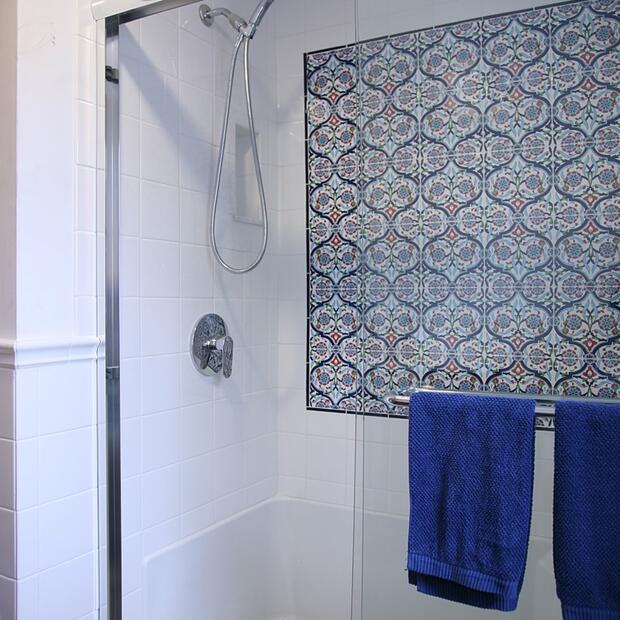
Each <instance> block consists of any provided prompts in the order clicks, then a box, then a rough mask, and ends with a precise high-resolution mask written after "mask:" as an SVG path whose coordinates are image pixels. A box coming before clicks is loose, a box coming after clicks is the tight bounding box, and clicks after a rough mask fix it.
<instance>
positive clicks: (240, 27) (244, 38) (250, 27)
mask: <svg viewBox="0 0 620 620" xmlns="http://www.w3.org/2000/svg"><path fill="white" fill-rule="evenodd" d="M272 3H273V0H262V1H261V2H260V3H259V5H258V6H257V7H256V9H254V12H253V13H252V15H251V16H250V19H249V20H248V21H246V20H245V19H243V17H240V16H239V15H237V14H236V13H233V12H232V11H229V10H228V9H224V8H215V9H212V8H211V7H209V6H207V5H206V4H201V5H200V7H199V9H198V14H199V15H200V19H201V20H202V23H203V24H204V25H205V26H212V25H213V20H214V19H215V18H216V17H218V16H220V15H221V16H223V17H226V19H228V23H229V24H230V25H231V26H232V27H233V28H234V29H235V30H236V31H237V32H238V33H239V36H238V37H237V40H236V41H235V46H234V49H233V54H232V59H231V63H230V71H229V74H228V88H227V90H226V105H225V107H224V121H223V123H222V133H221V138H220V150H219V154H218V158H217V172H216V174H215V189H214V192H213V205H212V209H211V230H210V238H211V247H212V248H213V253H214V254H215V258H216V259H217V262H218V263H219V264H220V265H221V266H222V267H224V269H226V270H228V271H230V272H231V273H248V272H249V271H252V269H254V268H255V267H257V266H258V265H259V263H260V262H261V260H263V256H265V251H266V249H267V239H268V237H269V222H268V220H267V200H266V198H265V188H264V186H263V174H262V172H261V167H260V159H259V156H258V146H257V144H256V129H255V128H254V112H253V109H252V94H251V89H250V40H251V39H252V38H253V37H254V35H255V34H256V29H257V28H258V26H259V24H260V23H261V21H262V20H263V17H265V13H266V12H267V9H268V8H269V7H270V6H271V5H272ZM241 46H243V77H244V82H245V107H246V110H247V114H248V129H249V130H250V142H251V145H252V159H253V160H254V170H255V172H256V184H257V186H258V195H259V200H260V207H261V214H262V218H263V241H262V245H261V249H260V252H259V253H258V257H257V258H256V259H255V260H254V262H252V263H251V264H250V265H248V266H247V267H232V266H231V265H229V264H228V263H227V262H226V261H225V260H224V258H223V256H222V255H221V254H220V251H219V249H218V247H217V238H216V234H215V222H216V216H217V205H218V199H219V195H220V186H221V182H222V168H223V166H224V151H225V148H226V137H227V135H228V121H229V120H230V104H231V100H232V91H233V83H234V81H235V68H236V66H237V57H238V55H239V50H240V49H241Z"/></svg>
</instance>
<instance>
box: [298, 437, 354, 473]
mask: <svg viewBox="0 0 620 620" xmlns="http://www.w3.org/2000/svg"><path fill="white" fill-rule="evenodd" d="M307 450H308V457H307V463H308V464H307V476H308V478H311V479H314V480H324V481H326V482H338V483H342V484H344V483H345V482H346V481H347V441H346V440H345V439H331V438H329V437H312V436H309V437H308V439H307Z"/></svg>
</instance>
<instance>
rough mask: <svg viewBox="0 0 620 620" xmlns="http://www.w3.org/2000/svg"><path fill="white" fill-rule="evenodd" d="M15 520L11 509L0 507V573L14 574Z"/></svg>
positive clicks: (6, 575)
mask: <svg viewBox="0 0 620 620" xmlns="http://www.w3.org/2000/svg"><path fill="white" fill-rule="evenodd" d="M15 521H16V513H15V512H14V511H13V510H7V509H6V508H0V575H4V576H5V577H12V578H14V577H15V576H16V558H15Z"/></svg>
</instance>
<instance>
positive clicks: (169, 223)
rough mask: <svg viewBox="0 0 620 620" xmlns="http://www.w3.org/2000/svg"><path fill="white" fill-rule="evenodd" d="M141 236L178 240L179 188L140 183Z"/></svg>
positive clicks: (146, 182)
mask: <svg viewBox="0 0 620 620" xmlns="http://www.w3.org/2000/svg"><path fill="white" fill-rule="evenodd" d="M141 188H142V189H141V226H142V230H141V232H142V237H143V238H147V239H162V240H165V241H178V240H179V219H180V213H179V189H178V187H174V186H172V185H163V184H161V183H151V182H149V181H142V183H141Z"/></svg>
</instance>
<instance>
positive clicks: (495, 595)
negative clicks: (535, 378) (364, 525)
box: [407, 392, 536, 611]
mask: <svg viewBox="0 0 620 620" xmlns="http://www.w3.org/2000/svg"><path fill="white" fill-rule="evenodd" d="M535 407H536V404H535V402H534V401H533V400H520V399H509V398H503V397H488V396H472V395H469V396H466V395H461V394H433V393H430V392H426V393H425V392H420V393H417V394H414V395H413V396H412V397H411V401H410V405H409V493H410V500H411V514H410V520H409V554H408V561H407V569H408V570H409V581H410V583H412V584H416V585H417V588H418V591H420V592H424V593H426V594H431V595H433V596H438V597H441V598H445V599H449V600H452V601H457V602H460V603H466V604H468V605H474V606H476V607H483V608H488V609H500V610H503V611H510V610H513V609H515V608H516V606H517V599H518V597H519V592H520V590H521V585H522V583H523V575H524V573H525V560H526V557H527V545H528V538H529V532H530V520H531V515H532V486H533V472H534V423H535Z"/></svg>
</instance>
